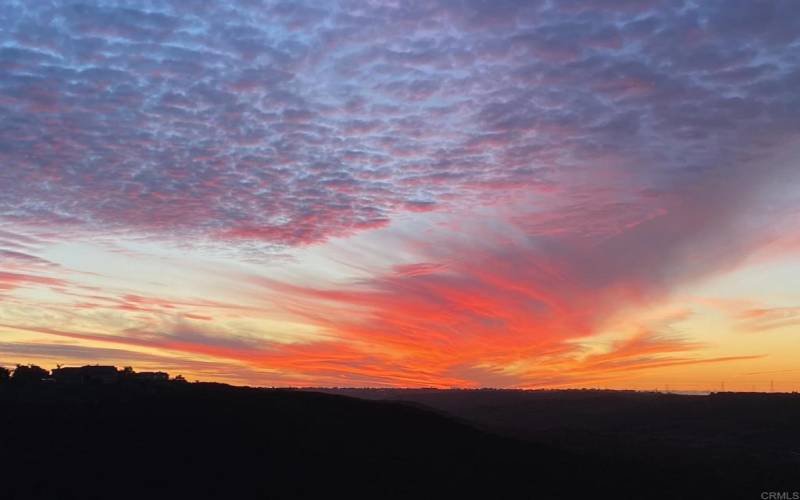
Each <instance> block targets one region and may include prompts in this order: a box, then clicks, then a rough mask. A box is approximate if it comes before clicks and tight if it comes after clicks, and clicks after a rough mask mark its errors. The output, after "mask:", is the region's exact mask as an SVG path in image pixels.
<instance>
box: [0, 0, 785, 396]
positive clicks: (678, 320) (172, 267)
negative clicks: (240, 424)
mask: <svg viewBox="0 0 800 500" xmlns="http://www.w3.org/2000/svg"><path fill="white" fill-rule="evenodd" d="M798 89H800V2H796V1H792V0H776V1H763V2H762V1H750V0H724V1H723V0H708V1H705V0H704V1H702V2H689V1H685V2H683V1H672V0H670V1H663V2H661V1H629V0H602V1H593V2H585V1H578V0H574V1H573V0H563V1H541V2H538V1H525V2H512V1H502V0H494V1H477V0H476V1H472V0H463V1H455V0H453V1H441V2H435V1H409V2H399V1H398V2H391V1H346V0H345V1H338V2H334V1H330V2H268V1H260V0H240V1H236V2H234V1H226V2H222V1H219V2H185V1H178V0H175V1H157V0H152V1H149V0H130V1H111V0H98V1H94V2H84V3H80V2H73V1H61V0H50V1H37V2H25V1H15V0H0V365H6V366H13V365H14V364H16V363H37V364H40V365H42V366H45V367H48V368H49V367H53V366H55V365H56V364H57V363H58V364H65V365H80V364H87V363H91V364H95V363H101V364H116V365H118V366H133V367H134V368H136V369H139V370H146V369H163V370H167V371H170V372H171V373H173V374H177V373H181V374H183V375H184V376H186V377H187V378H189V379H200V380H216V381H222V382H229V383H235V384H248V385H261V386H357V387H362V386H378V387H383V386H386V387H400V386H411V387H420V386H425V387H518V388H548V387H606V388H633V389H662V390H663V389H673V390H709V389H713V390H721V389H725V390H773V389H774V390H786V391H789V390H798V389H800V362H799V361H798V360H800V168H798V167H800V165H798V163H800V90H798Z"/></svg>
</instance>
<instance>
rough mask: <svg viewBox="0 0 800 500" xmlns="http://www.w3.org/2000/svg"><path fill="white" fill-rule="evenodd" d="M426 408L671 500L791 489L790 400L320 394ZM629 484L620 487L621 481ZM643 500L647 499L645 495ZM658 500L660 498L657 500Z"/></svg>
mask: <svg viewBox="0 0 800 500" xmlns="http://www.w3.org/2000/svg"><path fill="white" fill-rule="evenodd" d="M329 392H333V393H338V394H343V395H349V396H354V397H360V398H364V399H369V400H376V401H395V402H405V403H413V404H417V405H420V406H421V407H428V408H432V409H435V410H437V411H439V412H440V413H441V414H442V415H449V416H451V417H453V418H456V419H459V420H461V421H463V422H468V423H471V424H473V425H475V426H476V427H478V428H481V429H484V430H486V431H490V432H494V433H497V434H500V435H504V436H508V437H513V438H517V439H522V440H525V441H528V442H533V443H538V444H544V445H548V446H551V447H552V448H555V449H559V450H562V451H569V452H570V453H573V454H574V455H577V456H580V457H583V459H584V460H585V461H586V463H597V462H599V463H600V464H601V465H600V467H601V468H602V469H603V470H605V471H606V473H607V474H608V475H612V474H613V469H614V468H618V469H620V470H625V469H626V468H627V470H628V471H637V474H639V475H640V476H639V477H640V478H641V482H642V484H645V485H647V484H650V485H660V486H658V487H659V488H667V489H669V490H670V491H671V488H673V486H674V485H678V490H677V491H676V492H675V493H676V496H675V497H676V498H679V497H683V498H694V497H697V498H701V497H703V495H704V494H705V493H706V492H709V493H713V492H714V491H715V489H716V491H717V493H714V495H721V494H722V493H723V492H725V497H726V498H759V497H760V494H761V492H762V491H790V492H792V493H793V492H794V491H800V394H767V393H732V392H725V393H712V394H708V395H692V396H688V395H677V394H663V393H657V392H636V391H608V390H542V391H522V390H491V389H486V390H436V389H330V390H329ZM628 480H630V479H628ZM690 492H691V493H690ZM648 496H649V495H648ZM667 497H668V496H667Z"/></svg>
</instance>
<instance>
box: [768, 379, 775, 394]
mask: <svg viewBox="0 0 800 500" xmlns="http://www.w3.org/2000/svg"><path fill="white" fill-rule="evenodd" d="M769 392H775V381H774V380H770V381H769Z"/></svg>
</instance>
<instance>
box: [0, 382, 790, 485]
mask: <svg viewBox="0 0 800 500" xmlns="http://www.w3.org/2000/svg"><path fill="white" fill-rule="evenodd" d="M503 393H505V395H504V396H503V395H502V394H503ZM403 394H404V395H405V396H403ZM403 394H400V393H395V394H387V393H383V394H379V393H378V392H373V393H370V394H364V393H361V394H356V395H359V396H361V397H362V398H363V397H364V396H370V397H372V399H393V400H400V399H405V400H406V401H375V400H366V399H357V398H352V397H347V396H343V395H333V394H323V393H319V392H309V391H291V390H263V389H246V388H234V387H229V386H224V385H218V384H188V383H179V382H172V381H170V382H161V383H159V382H150V383H132V382H130V383H127V382H118V383H114V384H61V383H37V384H30V385H23V384H16V385H15V384H0V498H3V499H11V498H48V499H50V498H52V499H70V498H76V499H77V498H81V499H88V498H107V499H115V498H367V497H368V498H490V499H493V498H581V497H585V498H596V497H600V496H602V497H608V498H753V499H759V498H761V496H760V494H761V492H762V491H794V490H798V489H800V479H798V478H800V473H798V457H797V455H796V454H792V453H793V452H794V451H797V450H798V448H800V447H798V426H799V425H800V419H798V417H800V399H798V398H797V397H796V396H785V397H773V398H771V399H759V398H762V396H756V395H753V396H742V399H741V400H738V399H737V400H734V399H730V400H724V401H722V404H720V405H719V406H718V407H717V408H716V409H714V410H713V411H712V410H708V408H703V407H696V406H692V405H694V404H695V403H687V402H686V401H688V400H684V399H682V398H680V397H678V398H667V399H663V400H662V399H655V400H652V401H644V402H642V401H641V400H639V401H637V400H635V399H634V400H631V401H625V400H623V402H622V403H620V402H619V401H618V400H614V399H613V398H614V397H618V396H619V394H616V395H615V394H601V395H599V396H596V397H595V399H594V400H592V399H591V398H590V399H588V400H587V399H585V398H584V399H583V400H580V401H576V400H574V397H575V395H574V394H572V395H570V394H571V393H551V396H550V399H549V400H546V399H545V400H541V399H540V400H534V399H529V400H520V399H518V398H517V399H514V397H511V399H510V400H508V399H507V398H509V397H510V396H511V394H512V393H511V392H506V391H503V392H502V393H501V392H497V391H493V392H491V393H489V392H484V391H478V392H475V391H433V392H431V391H427V392H426V391H419V392H417V393H412V392H411V391H409V392H406V393H403ZM426 394H427V395H426ZM431 394H433V395H434V396H435V397H433V396H431ZM498 394H500V395H501V396H498ZM412 395H413V396H414V397H410V396H412ZM423 396H424V397H423ZM467 396H469V397H467ZM497 397H500V399H499V400H497V399H496V398H497ZM504 398H506V399H504ZM623 399H624V398H623ZM693 401H699V399H695V400H693ZM609 404H615V405H618V406H620V405H621V407H624V408H626V409H625V410H624V411H622V412H621V413H617V414H615V413H614V412H613V411H609V410H607V409H605V408H608V405H609ZM423 405H424V406H423ZM687 405H688V406H687ZM432 408H434V409H432ZM620 415H622V417H620ZM645 417H647V418H645ZM756 417H758V418H756ZM620 418H622V420H619V419H620ZM651 418H652V419H655V421H654V423H653V424H652V427H647V425H646V424H643V423H642V422H644V421H645V420H647V419H651ZM693 420H704V421H705V423H704V424H702V425H700V426H698V425H695V424H691V422H692V421H693ZM587 422H588V423H587ZM687 422H689V423H688V424H687ZM687 425H688V427H687ZM715 426H717V427H720V428H723V429H738V430H737V432H738V434H736V437H735V439H734V440H733V441H730V440H726V439H724V438H720V436H718V435H717V434H715V433H714V432H713V430H714V428H715ZM570 429H573V430H574V432H573V431H571V430H570ZM670 429H673V430H670ZM686 429H688V430H686ZM725 432H728V431H727V430H726V431H725ZM695 434H696V436H695ZM673 435H674V436H683V437H680V438H675V439H677V440H675V439H672V438H670V437H669V436H673ZM664 436H667V437H666V438H665V437H664ZM765 436H767V440H768V445H767V444H764V445H763V446H762V444H760V443H764V439H765ZM684 438H685V439H686V443H683V442H682V440H683V439H684ZM697 439H700V440H701V441H700V442H699V443H698V442H697ZM703 439H706V440H707V441H702V440H703ZM748 439H751V440H752V446H750V447H745V448H744V449H742V448H741V447H740V446H739V445H738V444H736V443H739V442H740V441H741V442H747V440H748ZM628 441H630V442H628ZM781 443H783V444H781ZM773 444H775V447H774V448H773ZM748 446H749V445H748ZM791 450H794V451H791Z"/></svg>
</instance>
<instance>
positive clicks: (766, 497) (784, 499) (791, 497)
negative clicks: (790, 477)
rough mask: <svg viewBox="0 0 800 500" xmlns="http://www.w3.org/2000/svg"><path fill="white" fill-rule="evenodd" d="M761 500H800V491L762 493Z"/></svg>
mask: <svg viewBox="0 0 800 500" xmlns="http://www.w3.org/2000/svg"><path fill="white" fill-rule="evenodd" d="M761 500H800V491H762V492H761Z"/></svg>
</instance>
